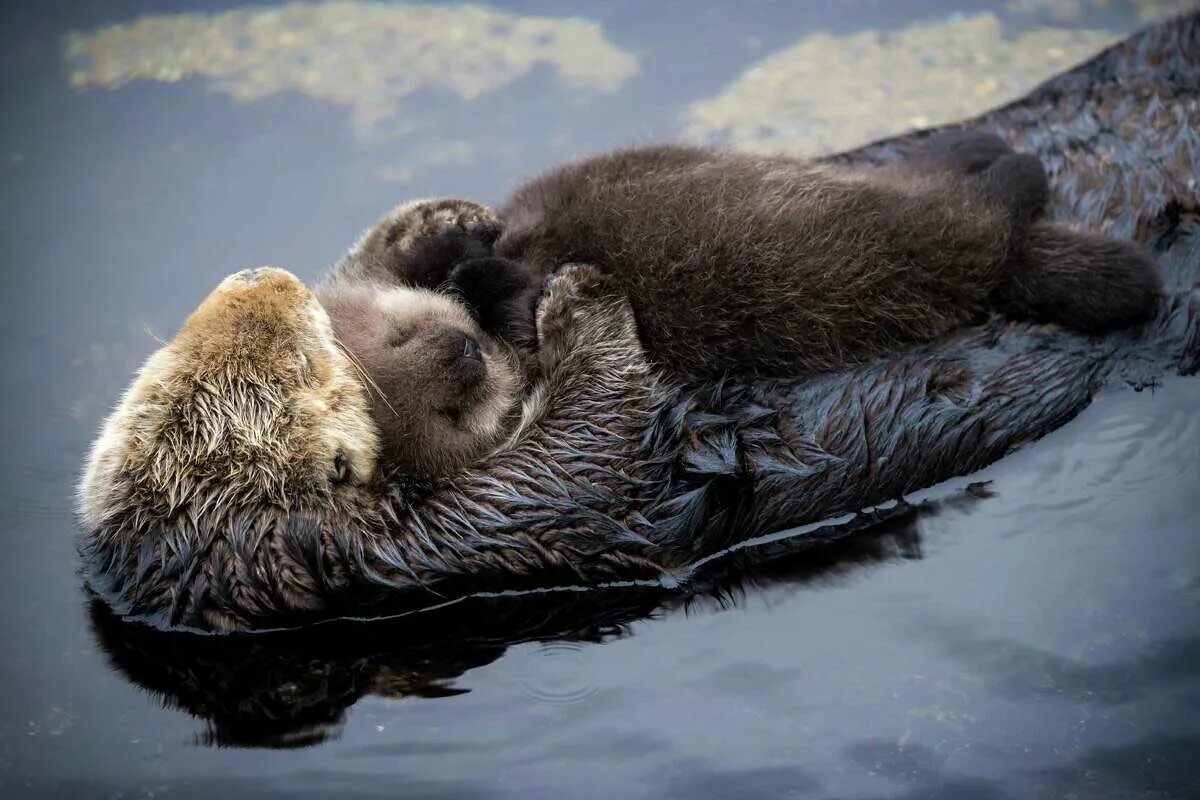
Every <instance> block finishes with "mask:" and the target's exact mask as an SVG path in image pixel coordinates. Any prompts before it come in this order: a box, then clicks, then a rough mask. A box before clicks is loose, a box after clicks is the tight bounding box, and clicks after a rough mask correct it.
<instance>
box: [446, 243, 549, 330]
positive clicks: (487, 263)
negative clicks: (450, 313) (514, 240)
mask: <svg viewBox="0 0 1200 800" xmlns="http://www.w3.org/2000/svg"><path fill="white" fill-rule="evenodd" d="M446 285H447V286H448V287H450V288H451V289H453V291H455V292H456V293H457V294H458V295H459V297H461V298H462V301H463V302H464V303H465V304H466V305H467V307H468V308H470V309H471V313H472V314H474V315H475V318H476V319H477V320H478V321H479V325H480V327H481V328H483V329H484V330H485V331H487V332H488V333H490V334H492V335H493V336H496V337H497V338H499V339H501V340H503V341H505V342H508V343H509V344H512V345H515V346H517V347H529V346H532V345H533V343H534V340H535V338H536V337H535V330H534V306H535V305H536V304H537V299H538V295H539V294H540V291H541V288H542V287H541V281H540V280H539V278H538V276H537V275H536V273H535V272H534V271H533V270H532V269H530V268H529V267H527V266H525V265H524V264H522V263H520V262H518V261H510V260H508V259H505V258H497V257H494V256H487V257H482V258H474V259H471V260H467V261H461V262H459V263H457V264H456V265H455V266H454V267H453V269H451V271H450V274H449V276H448V278H447V281H446Z"/></svg>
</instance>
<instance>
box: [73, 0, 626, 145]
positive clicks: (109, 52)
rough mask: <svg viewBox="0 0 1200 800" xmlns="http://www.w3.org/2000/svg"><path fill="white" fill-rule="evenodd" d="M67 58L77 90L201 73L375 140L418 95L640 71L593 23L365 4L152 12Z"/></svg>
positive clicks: (606, 78)
mask: <svg viewBox="0 0 1200 800" xmlns="http://www.w3.org/2000/svg"><path fill="white" fill-rule="evenodd" d="M65 55H66V60H67V66H68V69H69V70H70V82H71V86H73V87H75V88H77V89H119V88H121V87H122V86H126V85H127V84H129V83H131V82H133V81H135V80H138V79H148V80H154V81H161V82H165V83H177V82H179V81H182V80H185V79H188V78H193V77H198V78H205V79H207V80H209V81H211V82H212V86H213V88H214V89H216V90H217V91H219V92H222V93H224V94H228V95H229V96H231V97H233V98H234V99H235V100H237V101H239V102H252V101H256V100H262V99H263V98H266V97H270V96H272V95H277V94H280V93H283V92H289V91H296V92H301V93H303V94H305V95H307V96H309V97H312V98H314V99H317V100H324V101H327V102H331V103H335V104H337V105H341V106H347V107H348V108H349V109H350V112H351V116H352V119H353V123H354V128H355V130H356V131H357V132H358V133H360V134H362V135H364V136H366V137H368V138H370V137H375V136H380V135H387V134H391V135H395V134H398V133H404V132H405V130H406V128H407V129H409V130H411V129H412V127H413V123H412V122H411V121H408V120H405V119H404V118H403V115H402V113H401V112H402V110H403V108H404V103H405V101H406V100H408V99H409V98H410V97H412V96H413V95H415V94H417V93H418V92H421V91H446V92H450V93H451V94H453V95H456V96H458V97H459V98H461V99H463V100H473V99H475V98H477V97H480V96H481V95H484V94H488V93H490V92H494V91H496V90H498V89H501V88H503V87H505V86H508V85H509V84H511V83H513V82H514V81H516V80H517V79H518V78H520V77H522V76H523V75H526V74H527V73H529V72H530V70H532V69H533V68H534V67H535V66H536V65H539V64H544V65H546V66H548V67H549V68H551V69H552V70H553V72H554V74H555V76H556V77H557V78H558V80H559V81H560V83H562V84H563V85H565V86H566V87H567V88H584V89H591V90H595V91H601V92H612V91H614V90H616V89H618V88H619V87H620V86H621V85H622V84H623V83H624V82H625V81H627V80H628V79H629V78H631V77H633V76H634V75H635V74H637V71H638V61H637V58H636V57H634V56H633V55H631V54H630V53H628V52H625V51H624V50H622V49H621V48H619V47H617V46H616V45H614V44H613V43H612V42H610V41H609V39H608V38H607V37H606V35H605V33H604V31H603V30H602V29H601V28H600V26H599V25H597V24H596V23H594V22H591V21H588V20H585V19H579V18H553V17H538V16H525V15H520V14H511V13H507V12H504V11H501V10H498V9H494V8H489V7H487V6H481V5H459V6H435V5H415V4H414V5H409V4H403V3H397V4H386V5H385V4H382V3H373V2H359V1H358V0H341V1H340V2H319V3H287V4H284V5H281V6H278V7H274V8H261V9H260V8H249V9H237V10H233V11H222V12H218V13H213V14H205V13H180V14H150V15H145V16H142V17H139V18H137V19H136V20H135V21H133V22H131V23H126V24H117V25H108V26H104V27H102V28H98V29H96V30H94V31H76V32H74V33H72V34H71V35H70V36H68V37H67V43H66V54H65Z"/></svg>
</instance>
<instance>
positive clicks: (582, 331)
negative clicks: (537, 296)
mask: <svg viewBox="0 0 1200 800" xmlns="http://www.w3.org/2000/svg"><path fill="white" fill-rule="evenodd" d="M537 333H538V341H539V343H540V345H541V349H542V350H543V352H547V351H548V349H552V348H553V347H554V346H557V347H564V346H568V345H576V344H580V343H585V342H588V341H598V340H605V339H606V340H609V341H612V340H615V339H622V338H628V337H633V338H634V339H636V336H637V328H636V325H635V323H634V318H633V309H632V308H631V307H630V305H629V300H628V298H626V297H625V295H624V294H623V293H622V292H621V290H620V288H619V287H618V285H617V283H616V281H615V280H614V279H613V278H612V276H610V275H606V274H605V273H603V272H601V271H600V270H599V269H597V268H596V267H593V266H591V265H589V264H569V265H567V266H565V267H563V268H562V269H560V270H559V271H558V272H556V273H555V274H554V275H553V276H552V277H551V278H550V280H549V282H548V284H547V287H546V293H545V295H544V296H543V297H542V301H541V303H540V304H539V305H538V309H537Z"/></svg>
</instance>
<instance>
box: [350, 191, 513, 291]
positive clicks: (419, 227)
mask: <svg viewBox="0 0 1200 800" xmlns="http://www.w3.org/2000/svg"><path fill="white" fill-rule="evenodd" d="M500 229H501V226H500V220H499V218H498V217H497V216H496V214H495V213H494V212H493V211H492V210H491V209H489V208H486V207H485V206H481V205H479V204H478V203H472V202H471V201H469V200H458V199H455V198H443V199H440V200H417V201H414V202H411V203H406V204H405V205H402V206H400V207H398V208H396V209H394V210H393V211H392V212H391V213H390V214H388V215H387V217H385V218H384V219H383V221H382V222H380V223H379V225H378V226H376V228H375V230H374V231H372V233H371V234H370V235H369V236H368V237H367V238H366V239H365V241H364V244H363V246H362V253H361V255H360V259H362V260H364V261H365V262H367V263H369V264H373V265H376V267H375V269H377V270H382V271H383V272H384V274H386V275H387V276H388V277H389V278H390V279H393V280H396V281H399V282H401V283H404V284H408V285H410V286H418V287H421V288H424V289H437V288H439V287H441V286H442V285H443V284H444V283H446V281H447V280H448V279H449V277H450V273H451V271H452V270H453V269H454V267H455V265H456V264H459V263H460V262H463V261H468V260H471V259H478V258H486V257H488V256H490V255H491V254H492V245H493V244H494V243H495V241H496V238H497V237H498V236H499V235H500Z"/></svg>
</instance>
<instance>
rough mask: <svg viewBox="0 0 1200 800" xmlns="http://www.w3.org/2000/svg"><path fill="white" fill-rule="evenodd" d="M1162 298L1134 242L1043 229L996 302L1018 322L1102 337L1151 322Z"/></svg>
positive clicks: (1033, 235)
mask: <svg viewBox="0 0 1200 800" xmlns="http://www.w3.org/2000/svg"><path fill="white" fill-rule="evenodd" d="M1162 294H1163V288H1162V278H1161V277H1160V275H1159V272H1158V267H1157V266H1155V264H1154V262H1153V261H1152V260H1151V259H1150V256H1149V255H1148V254H1147V253H1146V252H1145V251H1144V250H1143V249H1142V248H1141V247H1140V246H1139V245H1137V244H1136V243H1135V242H1131V241H1128V240H1124V239H1109V238H1106V237H1104V236H1099V235H1097V234H1093V233H1086V232H1083V231H1075V230H1072V229H1070V228H1066V227H1063V226H1061V225H1053V224H1050V223H1038V224H1036V225H1034V227H1033V228H1032V230H1031V231H1030V234H1029V239H1028V241H1027V242H1026V247H1025V250H1024V252H1023V253H1022V254H1021V255H1020V256H1019V257H1018V258H1017V259H1016V260H1015V263H1013V265H1012V267H1011V269H1010V271H1009V273H1008V274H1007V275H1006V276H1005V278H1004V280H1003V282H1002V283H1001V284H1000V286H999V287H998V288H997V289H996V291H995V292H994V293H993V295H992V300H993V301H994V303H995V304H996V306H997V307H998V308H999V309H1000V310H1002V311H1004V312H1006V313H1008V314H1012V315H1014V316H1017V317H1023V318H1027V319H1033V320H1037V321H1042V322H1058V323H1061V324H1063V325H1066V326H1068V327H1070V328H1074V329H1075V330H1077V331H1082V332H1084V333H1101V332H1104V331H1108V330H1112V329H1114V328H1121V327H1125V326H1128V325H1134V324H1137V323H1140V322H1145V321H1146V320H1148V319H1150V318H1151V317H1153V316H1154V314H1155V312H1156V311H1157V310H1158V305H1159V302H1160V300H1161V298H1162Z"/></svg>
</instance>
